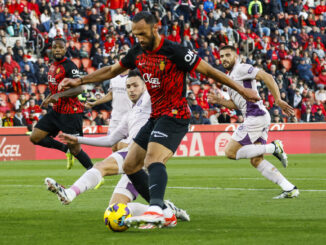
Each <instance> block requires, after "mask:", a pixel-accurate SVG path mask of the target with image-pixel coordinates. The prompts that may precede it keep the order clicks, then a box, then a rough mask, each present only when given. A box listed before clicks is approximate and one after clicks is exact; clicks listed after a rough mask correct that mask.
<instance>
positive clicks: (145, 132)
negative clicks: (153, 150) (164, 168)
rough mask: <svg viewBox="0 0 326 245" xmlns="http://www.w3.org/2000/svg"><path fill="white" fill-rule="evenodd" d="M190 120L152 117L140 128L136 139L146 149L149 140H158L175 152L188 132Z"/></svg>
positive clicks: (157, 141)
mask: <svg viewBox="0 0 326 245" xmlns="http://www.w3.org/2000/svg"><path fill="white" fill-rule="evenodd" d="M189 121H190V120H189V119H177V118H173V117H169V116H162V117H160V118H156V119H154V118H150V119H148V121H147V123H146V124H145V125H144V126H143V127H142V128H141V129H140V130H139V132H138V134H137V135H136V137H135V138H134V141H135V142H136V143H137V144H138V145H139V146H140V147H142V148H143V149H145V150H147V145H148V143H149V142H156V143H159V144H161V145H164V146H165V147H167V148H168V149H170V150H171V151H172V152H173V153H174V152H175V151H176V150H177V148H178V146H179V144H180V142H181V140H182V139H183V137H184V136H185V134H186V133H187V132H188V128H189Z"/></svg>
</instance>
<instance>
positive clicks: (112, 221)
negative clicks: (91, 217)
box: [104, 203, 131, 232]
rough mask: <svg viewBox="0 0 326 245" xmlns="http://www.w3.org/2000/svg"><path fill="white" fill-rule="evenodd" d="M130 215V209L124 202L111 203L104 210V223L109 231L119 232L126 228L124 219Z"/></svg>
mask: <svg viewBox="0 0 326 245" xmlns="http://www.w3.org/2000/svg"><path fill="white" fill-rule="evenodd" d="M130 217H131V213H130V210H129V208H128V207H127V205H126V204H124V203H115V204H112V205H110V206H109V207H108V208H107V209H106V210H105V212H104V222H105V225H106V227H107V228H108V229H109V230H111V231H117V232H121V231H125V230H127V229H128V227H127V226H126V225H125V220H126V219H127V218H130Z"/></svg>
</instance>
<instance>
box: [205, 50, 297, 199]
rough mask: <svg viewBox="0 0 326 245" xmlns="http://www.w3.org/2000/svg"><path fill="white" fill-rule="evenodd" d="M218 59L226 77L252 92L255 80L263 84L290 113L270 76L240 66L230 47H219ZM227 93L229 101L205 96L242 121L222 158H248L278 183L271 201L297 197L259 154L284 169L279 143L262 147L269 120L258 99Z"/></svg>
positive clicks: (273, 167)
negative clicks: (236, 112) (234, 112)
mask: <svg viewBox="0 0 326 245" xmlns="http://www.w3.org/2000/svg"><path fill="white" fill-rule="evenodd" d="M220 58H221V62H222V65H223V67H224V68H225V69H226V70H227V71H228V74H229V76H230V78H232V79H233V80H235V81H236V82H238V83H239V84H241V85H242V86H244V87H246V88H252V89H254V90H255V91H257V83H256V80H260V81H263V82H264V83H265V84H266V85H267V87H268V89H269V90H270V91H271V93H272V95H273V96H274V99H275V103H276V104H277V105H278V106H279V107H281V109H282V110H283V111H284V112H285V113H286V114H287V115H291V114H293V108H292V107H291V106H289V105H288V104H287V103H286V102H285V101H283V100H282V99H281V96H280V92H279V89H278V86H277V84H276V82H275V81H274V79H273V77H272V76H271V75H270V74H268V73H266V72H265V71H263V70H261V69H258V68H255V67H253V66H252V65H249V64H241V63H240V61H239V58H238V55H237V52H236V49H235V48H234V47H233V46H224V47H222V48H221V49H220ZM228 94H229V95H230V98H231V99H230V100H226V99H223V98H222V97H221V96H219V95H216V94H213V93H210V94H209V96H208V100H209V102H210V103H213V104H220V105H223V106H225V107H227V108H230V109H239V110H241V113H242V115H243V116H244V118H245V119H244V122H243V123H242V124H241V125H240V126H239V127H238V129H237V130H236V131H235V132H234V134H233V135H232V139H231V141H230V142H229V143H228V145H227V146H226V149H225V154H226V156H227V157H228V158H230V159H236V160H238V159H242V158H248V159H250V162H251V164H252V166H254V167H255V168H256V169H257V170H258V171H259V172H260V173H261V174H262V175H263V176H264V177H265V178H267V179H268V180H270V181H272V182H273V183H275V184H278V185H279V186H280V187H281V188H282V190H283V192H282V193H281V194H280V195H279V196H276V197H274V199H281V198H293V197H297V196H298V195H299V190H298V189H297V187H295V186H294V185H293V184H292V183H290V182H289V181H288V180H287V179H286V178H285V177H284V176H283V175H282V174H281V173H280V172H279V171H278V170H277V168H276V167H275V166H274V165H273V164H272V163H270V162H269V161H267V160H266V159H264V156H263V154H265V153H272V154H273V155H274V156H275V157H277V158H278V159H279V160H280V161H281V162H282V164H283V166H284V167H287V164H288V160H287V155H286V153H285V152H284V149H283V144H282V142H281V141H280V140H275V141H273V142H272V143H270V144H266V141H267V136H268V129H269V125H270V122H271V117H270V115H269V112H268V111H267V110H266V108H265V106H264V105H263V102H262V100H260V101H258V102H256V103H253V102H248V101H245V100H244V99H243V98H242V97H241V95H240V94H239V93H237V92H236V91H234V90H233V89H230V88H228ZM257 94H258V91H257Z"/></svg>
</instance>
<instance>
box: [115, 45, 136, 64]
mask: <svg viewBox="0 0 326 245" xmlns="http://www.w3.org/2000/svg"><path fill="white" fill-rule="evenodd" d="M135 61H136V52H135V48H134V47H132V48H131V49H129V51H128V53H127V54H126V56H125V57H123V58H122V59H121V60H120V62H119V63H120V65H121V66H123V67H125V68H128V69H135V68H136V65H135Z"/></svg>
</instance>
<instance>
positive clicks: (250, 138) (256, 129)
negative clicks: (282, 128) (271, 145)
mask: <svg viewBox="0 0 326 245" xmlns="http://www.w3.org/2000/svg"><path fill="white" fill-rule="evenodd" d="M270 123H271V117H270V115H269V113H266V114H265V115H264V116H259V117H253V116H249V117H247V118H246V119H245V120H244V122H243V123H242V124H241V125H240V126H239V127H238V128H237V130H236V131H235V132H234V133H233V135H232V139H233V140H235V141H238V142H239V143H240V144H241V145H242V146H244V145H251V144H255V143H261V144H266V142H267V138H268V129H269V125H270Z"/></svg>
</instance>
